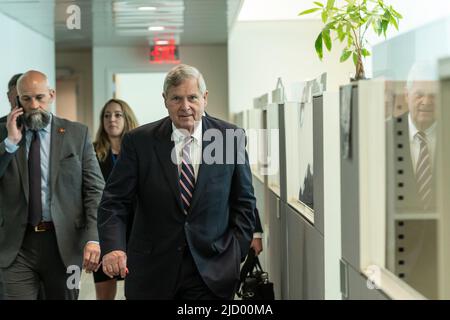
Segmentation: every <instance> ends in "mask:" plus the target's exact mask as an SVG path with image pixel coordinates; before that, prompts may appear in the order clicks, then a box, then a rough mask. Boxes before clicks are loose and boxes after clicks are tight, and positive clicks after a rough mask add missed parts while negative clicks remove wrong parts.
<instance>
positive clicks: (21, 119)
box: [16, 96, 23, 128]
mask: <svg viewBox="0 0 450 320" xmlns="http://www.w3.org/2000/svg"><path fill="white" fill-rule="evenodd" d="M16 106H17V107H18V108H22V109H23V106H22V104H21V103H20V99H19V96H16ZM22 124H23V114H21V115H20V116H18V117H17V118H16V126H17V128H20V127H21V126H22Z"/></svg>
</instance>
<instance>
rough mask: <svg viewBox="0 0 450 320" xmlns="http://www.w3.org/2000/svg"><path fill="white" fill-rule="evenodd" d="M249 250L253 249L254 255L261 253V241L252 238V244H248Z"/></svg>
mask: <svg viewBox="0 0 450 320" xmlns="http://www.w3.org/2000/svg"><path fill="white" fill-rule="evenodd" d="M250 248H253V250H254V251H255V255H259V254H260V253H261V251H263V246H262V239H261V238H253V240H252V243H250Z"/></svg>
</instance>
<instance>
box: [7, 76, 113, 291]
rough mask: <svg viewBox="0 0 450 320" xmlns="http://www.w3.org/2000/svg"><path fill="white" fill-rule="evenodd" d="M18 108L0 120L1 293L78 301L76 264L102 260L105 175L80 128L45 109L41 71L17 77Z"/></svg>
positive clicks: (91, 265)
mask: <svg viewBox="0 0 450 320" xmlns="http://www.w3.org/2000/svg"><path fill="white" fill-rule="evenodd" d="M17 94H18V97H19V99H18V100H19V102H20V106H16V107H15V108H13V110H12V111H11V113H10V114H9V115H8V118H7V121H6V124H2V125H1V126H0V207H1V208H2V210H1V211H0V268H1V272H2V274H3V278H4V289H5V298H6V299H28V300H34V299H36V298H37V295H38V292H39V288H40V285H41V283H42V285H43V289H44V295H45V297H46V299H59V300H62V299H77V297H78V281H79V275H80V270H81V267H82V266H83V267H84V268H85V269H86V271H88V272H89V271H92V270H96V269H97V268H98V263H99V258H100V247H99V244H98V234H97V207H98V204H99V201H100V198H101V195H102V191H103V187H104V181H103V178H102V174H101V171H100V168H99V166H98V161H97V159H96V158H95V153H94V149H93V147H92V143H91V141H90V138H89V134H88V129H87V127H86V126H84V125H82V124H80V123H76V122H71V121H68V120H64V119H60V118H58V117H56V116H54V115H52V113H51V112H50V111H49V109H50V107H51V104H52V103H53V101H54V99H55V95H56V93H55V90H53V89H51V88H50V86H49V83H48V79H47V76H46V75H45V74H43V73H41V72H39V71H28V72H26V73H25V74H23V75H22V76H21V77H20V78H19V80H18V82H17Z"/></svg>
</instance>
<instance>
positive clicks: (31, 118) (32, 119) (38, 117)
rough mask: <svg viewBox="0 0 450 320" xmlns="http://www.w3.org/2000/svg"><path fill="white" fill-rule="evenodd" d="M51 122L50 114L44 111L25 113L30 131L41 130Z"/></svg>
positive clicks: (26, 123)
mask: <svg viewBox="0 0 450 320" xmlns="http://www.w3.org/2000/svg"><path fill="white" fill-rule="evenodd" d="M49 122H50V113H49V112H47V111H44V110H33V111H30V112H27V113H25V125H26V126H27V127H28V128H29V129H30V130H41V129H43V128H45V127H46V126H47V125H48V123H49Z"/></svg>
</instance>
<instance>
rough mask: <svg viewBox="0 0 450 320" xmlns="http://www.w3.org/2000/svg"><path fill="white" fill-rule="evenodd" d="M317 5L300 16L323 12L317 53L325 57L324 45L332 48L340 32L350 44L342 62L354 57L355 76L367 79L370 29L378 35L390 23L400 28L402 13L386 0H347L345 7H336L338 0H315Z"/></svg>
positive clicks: (317, 41) (342, 56) (344, 3)
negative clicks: (367, 35)
mask: <svg viewBox="0 0 450 320" xmlns="http://www.w3.org/2000/svg"><path fill="white" fill-rule="evenodd" d="M314 4H315V5H316V7H314V8H311V9H308V10H305V11H302V12H300V13H299V15H306V14H311V13H314V12H320V13H321V15H322V21H323V23H324V24H325V26H324V27H323V28H322V30H321V32H320V33H319V35H318V36H317V39H316V42H315V48H316V52H317V55H318V56H319V58H320V59H321V60H322V58H323V45H325V47H326V48H327V50H328V51H331V47H332V41H331V35H332V32H334V33H336V34H337V39H339V41H340V42H344V41H346V47H345V48H344V50H343V51H342V55H341V58H340V61H341V62H344V61H346V60H347V59H348V58H350V56H353V62H354V64H355V66H356V73H355V78H354V79H352V80H361V79H365V72H364V65H363V62H362V59H363V57H367V56H370V52H369V50H367V44H368V42H367V40H366V38H365V36H366V33H367V30H368V29H369V28H370V26H372V28H373V30H374V31H375V33H376V34H377V35H379V36H380V35H381V34H384V36H385V37H386V31H387V30H388V27H389V26H390V25H393V26H394V27H395V28H396V29H397V30H398V23H399V20H400V19H401V18H402V16H401V14H400V13H398V12H397V11H395V10H394V8H392V6H390V5H387V4H386V3H385V1H384V0H344V2H343V5H342V6H335V0H327V1H326V3H325V2H324V3H321V2H318V1H315V2H314Z"/></svg>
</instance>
